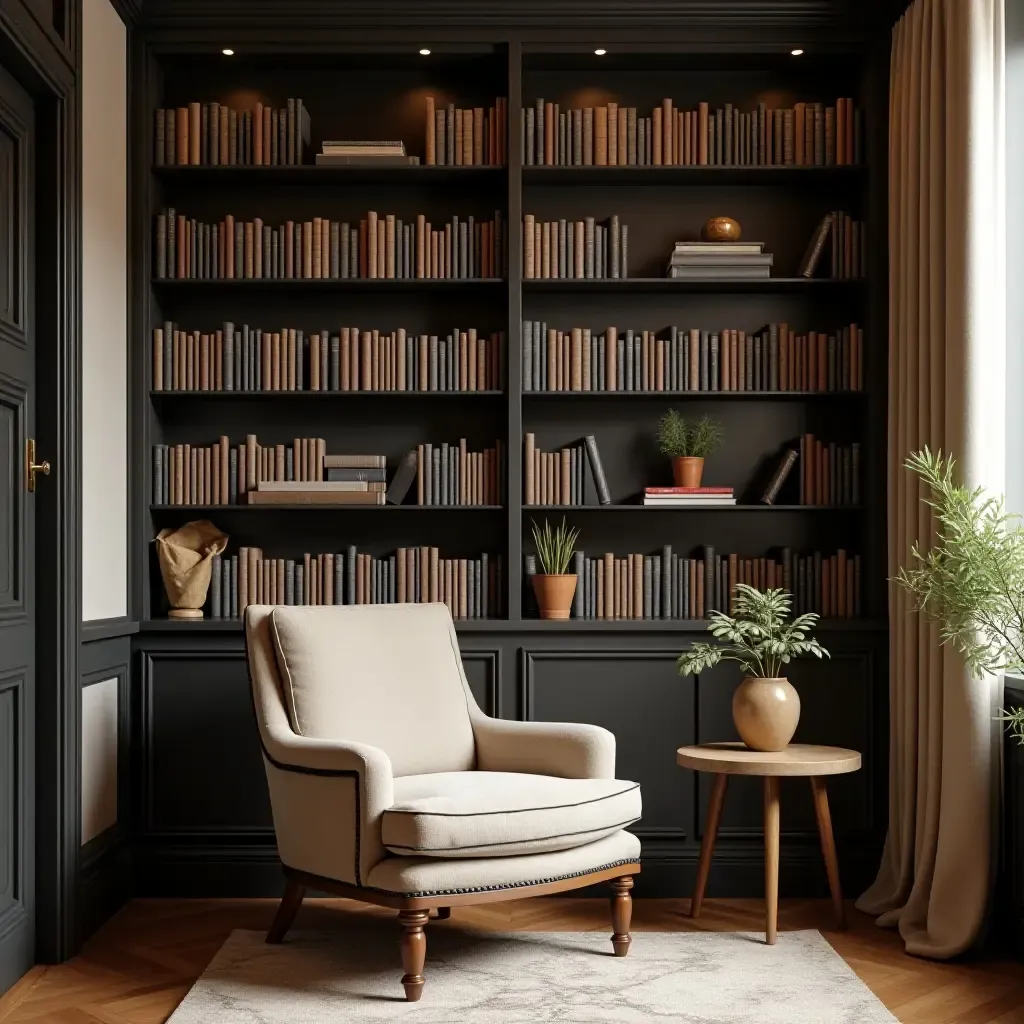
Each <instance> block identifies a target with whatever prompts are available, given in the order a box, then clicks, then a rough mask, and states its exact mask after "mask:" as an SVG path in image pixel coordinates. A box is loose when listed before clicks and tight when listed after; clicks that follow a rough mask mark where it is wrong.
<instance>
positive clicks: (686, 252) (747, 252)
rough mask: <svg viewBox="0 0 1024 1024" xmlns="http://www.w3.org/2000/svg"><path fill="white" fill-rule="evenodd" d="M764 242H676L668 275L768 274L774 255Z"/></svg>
mask: <svg viewBox="0 0 1024 1024" xmlns="http://www.w3.org/2000/svg"><path fill="white" fill-rule="evenodd" d="M763 249H764V242H676V244H675V248H674V249H673V250H672V256H671V258H670V259H669V261H668V276H669V277H675V278H686V279H689V280H702V279H706V278H718V277H743V278H750V277H771V273H772V262H773V260H774V257H773V256H772V254H771V253H770V252H763V251H762V250H763Z"/></svg>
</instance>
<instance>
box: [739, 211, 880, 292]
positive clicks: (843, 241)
mask: <svg viewBox="0 0 1024 1024" xmlns="http://www.w3.org/2000/svg"><path fill="white" fill-rule="evenodd" d="M829 243H831V244H830V245H829V250H828V251H829V259H828V263H827V264H825V265H826V266H827V267H828V274H827V275H826V276H827V277H831V278H836V279H837V280H841V281H842V280H853V279H861V278H865V277H867V276H868V246H867V224H866V223H865V222H864V221H861V220H855V219H854V218H853V217H851V216H850V215H849V214H848V213H844V212H843V211H842V210H832V211H830V212H829V213H826V214H825V216H824V217H822V219H821V221H820V222H819V224H818V226H817V228H816V229H815V231H814V234H812V235H811V238H810V241H809V242H808V243H807V249H806V250H805V251H804V255H803V259H801V261H800V267H799V269H798V270H797V274H798V276H800V277H814V275H815V274H816V273H817V271H818V268H819V266H821V265H822V262H821V261H822V257H823V256H824V254H825V246H826V244H829ZM739 244H741V245H742V244H743V243H742V242H741V243H739Z"/></svg>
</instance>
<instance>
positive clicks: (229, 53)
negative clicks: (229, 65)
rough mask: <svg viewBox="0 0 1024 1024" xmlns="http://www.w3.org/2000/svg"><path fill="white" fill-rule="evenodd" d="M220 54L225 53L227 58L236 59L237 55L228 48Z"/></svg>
mask: <svg viewBox="0 0 1024 1024" xmlns="http://www.w3.org/2000/svg"><path fill="white" fill-rule="evenodd" d="M220 52H221V53H223V54H224V56H225V57H234V55H235V51H234V50H232V49H231V48H230V47H227V46H225V47H224V49H223V50H221V51H220Z"/></svg>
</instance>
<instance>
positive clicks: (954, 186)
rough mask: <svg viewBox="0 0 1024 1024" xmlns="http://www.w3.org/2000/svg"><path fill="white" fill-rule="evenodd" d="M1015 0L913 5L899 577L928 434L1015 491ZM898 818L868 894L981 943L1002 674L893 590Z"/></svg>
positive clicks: (943, 934)
mask: <svg viewBox="0 0 1024 1024" xmlns="http://www.w3.org/2000/svg"><path fill="white" fill-rule="evenodd" d="M1003 47H1004V43H1003V0H915V2H914V3H913V4H912V5H911V6H910V8H909V9H908V11H907V13H906V14H905V15H904V16H903V18H902V19H901V20H900V22H899V23H898V24H897V25H896V27H895V29H894V30H893V46H892V64H891V78H890V97H889V117H890V121H889V257H890V277H889V444H888V483H889V488H888V495H889V507H888V517H889V547H888V569H889V575H890V576H892V575H894V574H895V573H896V572H897V571H898V569H899V567H900V566H901V565H907V564H909V563H910V558H911V554H910V550H911V546H912V544H913V543H914V542H915V541H920V542H922V543H927V541H928V540H929V538H930V536H931V534H932V524H931V519H930V515H929V512H928V509H927V507H926V506H924V505H923V504H922V503H921V500H920V498H921V494H922V490H921V488H920V486H919V485H918V483H917V480H916V478H915V477H912V476H911V475H910V474H909V473H908V472H907V471H906V470H905V469H904V468H903V463H904V460H905V459H906V457H907V455H908V454H910V453H911V452H912V451H916V450H918V449H919V448H921V447H922V446H923V445H925V444H927V445H929V446H930V447H931V448H932V449H933V450H935V449H939V448H941V449H942V450H943V451H945V452H951V453H952V454H953V455H954V456H955V457H956V459H957V463H958V466H959V473H960V477H961V479H962V480H963V482H965V483H966V484H968V485H971V486H975V485H984V486H985V487H986V488H988V489H989V490H991V491H993V492H997V493H1000V492H1002V491H1003V490H1004V481H1005V399H1004V394H1005V382H1004V373H1005V369H1006V358H1005V357H1006V318H1005V288H1006V255H1005V254H1006V245H1005V230H1006V229H1005V223H1004V217H1005V170H1004V168H1005V163H1004V150H1003V146H1004V101H1003V96H1004V84H1003V83H1004V71H1003V66H1004V49H1003ZM889 626H890V664H889V670H890V675H889V678H890V765H889V831H888V835H887V837H886V843H885V850H884V853H883V856H882V863H881V866H880V868H879V872H878V877H877V879H876V880H875V882H874V884H873V885H872V886H871V887H870V888H869V889H868V890H867V892H865V893H864V895H863V896H861V898H860V900H859V901H858V904H857V905H858V907H860V908H861V909H862V910H865V911H867V912H868V913H871V914H876V915H879V917H878V923H879V924H881V925H887V926H898V927H899V930H900V933H901V935H902V936H903V938H904V941H905V942H906V948H907V952H909V953H914V954H918V955H922V956H931V957H937V958H944V957H950V956H954V955H956V954H957V953H960V952H962V951H963V950H965V949H967V948H968V947H969V946H970V945H971V944H972V943H973V942H974V940H975V938H976V937H977V936H978V934H979V932H980V930H981V928H982V925H983V923H984V921H985V915H986V910H987V906H988V900H989V894H990V890H991V880H992V870H991V864H992V851H993V848H994V847H993V832H994V828H993V820H994V815H993V806H994V803H993V790H994V784H995V779H996V770H995V769H996V764H997V758H998V753H997V746H996V744H997V740H998V736H999V731H998V728H997V727H996V726H995V724H994V722H993V717H994V714H995V708H996V704H997V699H998V690H999V681H998V680H995V679H986V680H983V681H980V682H979V681H978V680H975V679H972V678H970V676H969V674H968V673H967V671H966V670H965V669H964V667H963V663H962V661H961V660H960V658H959V657H958V656H957V655H956V654H955V653H954V652H952V651H951V650H949V649H948V648H945V647H940V646H939V642H938V631H937V629H936V628H935V627H934V626H932V625H929V624H927V623H925V622H924V621H923V620H922V619H921V618H920V617H919V616H918V615H917V614H915V613H914V612H913V609H912V607H911V604H910V602H909V601H908V599H907V595H906V594H905V592H904V591H903V590H902V589H901V588H897V587H892V588H891V590H890V610H889Z"/></svg>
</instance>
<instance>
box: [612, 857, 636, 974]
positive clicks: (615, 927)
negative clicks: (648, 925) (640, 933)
mask: <svg viewBox="0 0 1024 1024" xmlns="http://www.w3.org/2000/svg"><path fill="white" fill-rule="evenodd" d="M632 888H633V879H632V877H631V876H630V875H626V876H624V877H623V878H614V879H612V900H611V903H612V947H613V948H614V950H615V955H616V956H625V955H626V954H627V953H628V952H629V944H630V942H631V941H632V936H631V935H630V934H629V920H630V918H631V917H632V916H633V897H632V896H630V895H629V890H630V889H632Z"/></svg>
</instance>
